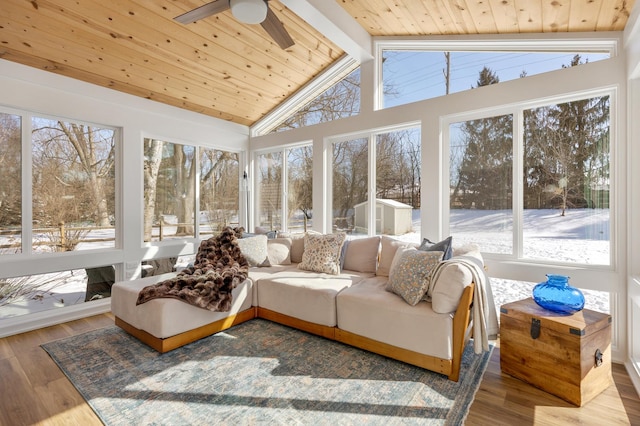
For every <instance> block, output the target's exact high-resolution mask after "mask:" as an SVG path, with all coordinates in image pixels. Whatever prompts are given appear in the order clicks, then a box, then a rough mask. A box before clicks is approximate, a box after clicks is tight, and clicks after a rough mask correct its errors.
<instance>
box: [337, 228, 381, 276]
mask: <svg viewBox="0 0 640 426" xmlns="http://www.w3.org/2000/svg"><path fill="white" fill-rule="evenodd" d="M348 243H349V244H348V245H347V248H346V250H345V254H344V265H343V268H344V269H348V270H350V271H357V272H376V266H377V265H378V252H379V251H380V237H379V236H376V237H369V238H354V239H353V240H349V241H348ZM345 245H346V243H345Z"/></svg>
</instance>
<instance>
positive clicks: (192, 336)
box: [116, 307, 256, 353]
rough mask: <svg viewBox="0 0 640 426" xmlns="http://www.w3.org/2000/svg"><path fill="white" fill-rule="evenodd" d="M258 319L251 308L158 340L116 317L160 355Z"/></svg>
mask: <svg viewBox="0 0 640 426" xmlns="http://www.w3.org/2000/svg"><path fill="white" fill-rule="evenodd" d="M255 317H256V308H255V307H251V308H250V309H247V310H245V311H242V312H238V313H237V314H235V315H230V316H228V317H227V318H224V319H221V320H219V321H215V322H212V323H210V324H205V325H203V326H202V327H198V328H195V329H193V330H188V331H185V332H184V333H180V334H176V335H175V336H171V337H166V338H164V339H161V338H158V337H156V336H154V335H152V334H149V333H147V332H146V331H144V330H140V329H139V328H136V327H134V326H132V325H131V324H129V323H127V322H126V321H124V320H122V319H120V318H118V317H116V325H117V326H118V327H120V328H122V329H123V330H124V331H126V332H127V333H129V334H131V335H132V336H133V337H135V338H137V339H138V340H140V341H141V342H142V343H144V344H146V345H148V346H150V347H151V348H153V349H155V350H156V351H158V352H160V353H165V352H169V351H172V350H174V349H177V348H179V347H180V346H184V345H186V344H188V343H191V342H195V341H196V340H200V339H202V338H203V337H207V336H211V335H212V334H215V333H218V332H219V331H223V330H226V329H228V328H230V327H233V326H234V325H237V324H240V323H243V322H245V321H249V320H251V319H253V318H255Z"/></svg>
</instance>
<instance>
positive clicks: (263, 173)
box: [256, 145, 313, 233]
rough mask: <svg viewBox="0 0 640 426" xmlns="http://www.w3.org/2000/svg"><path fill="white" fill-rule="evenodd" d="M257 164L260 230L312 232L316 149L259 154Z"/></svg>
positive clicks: (296, 148)
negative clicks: (314, 153) (313, 178)
mask: <svg viewBox="0 0 640 426" xmlns="http://www.w3.org/2000/svg"><path fill="white" fill-rule="evenodd" d="M256 164H257V165H256V167H257V173H258V179H257V196H256V200H257V206H258V216H257V220H256V227H257V228H258V230H260V231H285V232H293V233H296V232H304V231H306V230H307V229H310V227H311V226H312V225H313V204H312V203H313V197H312V195H313V194H312V193H313V184H312V182H313V181H312V172H313V149H312V147H311V146H310V145H304V146H298V147H293V148H288V149H284V150H280V151H272V152H267V153H263V154H258V155H257V156H256ZM283 200H286V203H284V202H283Z"/></svg>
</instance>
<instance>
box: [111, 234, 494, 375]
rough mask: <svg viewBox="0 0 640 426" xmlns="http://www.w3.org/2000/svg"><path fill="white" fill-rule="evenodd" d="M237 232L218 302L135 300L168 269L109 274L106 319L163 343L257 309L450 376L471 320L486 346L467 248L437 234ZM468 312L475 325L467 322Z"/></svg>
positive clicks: (476, 266) (476, 273) (487, 321)
mask: <svg viewBox="0 0 640 426" xmlns="http://www.w3.org/2000/svg"><path fill="white" fill-rule="evenodd" d="M238 242H239V243H240V247H241V249H242V252H243V254H245V255H246V257H247V260H249V264H250V265H252V266H251V268H250V271H249V278H248V279H247V280H245V281H244V282H242V283H241V284H240V285H238V286H237V287H236V288H235V289H234V290H233V292H232V296H233V302H232V304H231V309H230V310H229V311H228V312H212V311H208V310H205V309H202V308H198V307H195V306H192V305H189V304H187V303H184V302H182V301H179V300H175V299H155V300H151V301H149V302H147V303H143V304H140V305H136V299H137V297H138V293H139V292H140V290H141V289H142V288H143V287H145V286H148V285H152V284H155V283H158V282H161V281H164V280H167V279H169V278H171V277H174V276H175V274H176V273H175V272H174V273H169V274H163V275H158V276H151V277H146V278H141V279H136V280H132V281H123V282H118V283H115V284H114V285H113V287H112V293H111V308H112V312H113V314H114V316H115V322H116V325H118V326H119V327H121V328H123V329H124V330H125V331H127V332H128V333H130V334H132V335H133V336H135V337H137V338H138V339H140V340H141V341H143V342H144V343H146V344H147V345H149V346H151V347H152V348H154V349H156V350H157V351H159V352H167V351H170V350H172V349H175V348H177V347H180V346H182V345H185V344H187V343H190V342H193V341H195V340H197V339H200V338H203V337H205V336H208V335H211V334H214V333H216V332H219V331H222V330H225V329H227V328H229V327H232V326H233V325H236V324H239V323H242V322H244V321H248V320H251V319H253V318H264V319H267V320H270V321H274V322H277V323H281V324H284V325H287V326H291V327H295V328H297V329H300V330H303V331H306V332H309V333H313V334H316V335H320V336H323V337H325V338H328V339H334V340H337V341H340V342H343V343H346V344H349V345H353V346H356V347H359V348H362V349H365V350H368V351H372V352H375V353H378V354H381V355H383V356H387V357H390V358H394V359H398V360H400V361H404V362H407V363H410V364H413V365H417V366H420V367H422V368H425V369H428V370H432V371H435V372H438V373H441V374H444V375H446V376H448V377H449V379H451V380H454V381H457V380H458V378H459V372H460V362H461V359H462V352H463V349H464V346H465V344H466V342H467V341H468V339H469V338H470V337H471V336H472V329H473V330H474V334H473V336H472V337H473V338H474V340H484V342H480V341H478V342H474V346H475V348H476V352H479V351H481V350H482V349H487V347H488V345H487V344H486V341H487V338H488V334H490V333H494V332H497V320H496V319H495V318H496V316H495V312H494V311H495V309H494V308H493V306H492V305H493V300H492V297H491V292H490V286H489V285H488V280H487V279H486V276H483V275H484V271H483V269H482V257H481V255H480V253H479V252H478V251H477V250H463V251H458V252H457V253H454V256H453V257H451V258H450V259H448V260H443V257H448V255H450V254H448V253H447V250H448V251H449V252H450V251H451V248H450V246H447V245H446V244H445V246H444V247H443V242H441V243H439V245H434V244H426V245H425V242H426V240H425V242H423V244H422V245H421V246H420V247H418V246H417V245H415V244H408V243H405V242H402V241H398V240H395V239H392V238H390V237H387V236H382V237H379V236H376V237H367V238H357V239H347V238H346V237H345V236H344V235H340V234H330V235H321V234H314V233H307V234H304V235H300V236H296V235H291V236H282V235H280V236H279V237H278V238H271V239H270V238H267V237H266V236H264V235H255V236H251V237H249V238H243V239H241V240H238ZM445 242H446V241H445ZM448 242H449V243H450V239H449V240H448ZM441 249H442V250H441ZM487 296H488V297H487ZM474 303H475V304H476V305H479V304H483V305H484V310H483V309H480V310H478V309H475V308H474ZM489 305H491V306H489ZM476 307H477V306H476ZM487 307H488V308H489V310H487ZM492 310H493V312H492ZM474 316H475V317H476V321H475V323H476V324H479V323H482V327H478V326H477V325H476V327H475V328H474V327H473V324H474V321H473V320H472V318H473V317H474ZM479 317H481V318H479ZM494 322H495V324H494ZM478 331H482V334H480V335H479V334H478V333H477V332H478ZM476 343H478V344H476Z"/></svg>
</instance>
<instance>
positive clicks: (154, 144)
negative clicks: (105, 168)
mask: <svg viewBox="0 0 640 426" xmlns="http://www.w3.org/2000/svg"><path fill="white" fill-rule="evenodd" d="M162 147H163V142H162V141H159V140H157V139H145V140H144V240H145V241H151V238H152V229H153V221H154V218H155V208H156V196H157V191H156V186H157V183H158V172H159V170H160V164H161V163H162Z"/></svg>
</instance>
